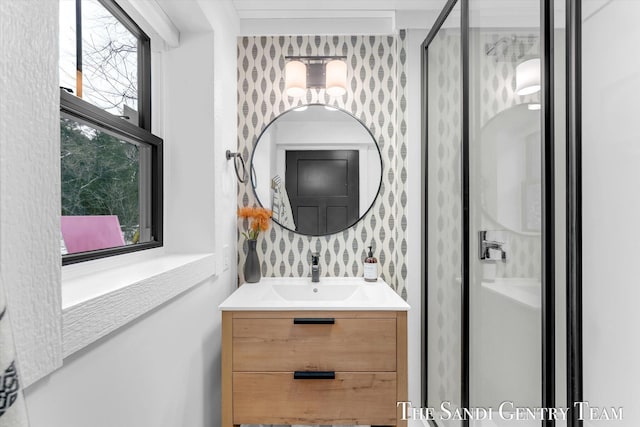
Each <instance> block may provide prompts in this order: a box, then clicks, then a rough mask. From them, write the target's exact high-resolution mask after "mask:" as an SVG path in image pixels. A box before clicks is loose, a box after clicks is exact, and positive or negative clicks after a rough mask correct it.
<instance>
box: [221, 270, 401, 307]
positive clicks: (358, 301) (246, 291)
mask: <svg viewBox="0 0 640 427" xmlns="http://www.w3.org/2000/svg"><path fill="white" fill-rule="evenodd" d="M219 308H220V310H395V311H398V310H400V311H406V310H409V305H408V304H407V303H406V302H405V301H404V300H403V299H402V298H401V297H400V296H399V295H398V294H396V293H395V292H394V290H393V289H391V287H390V286H389V285H387V284H386V283H385V282H384V281H382V280H378V281H377V282H374V283H370V282H365V281H364V279H362V278H359V277H331V278H329V277H325V278H320V282H319V283H312V282H311V279H309V278H305V277H302V278H299V277H266V278H262V280H260V282H258V283H245V284H243V285H242V286H240V287H239V288H238V289H237V290H236V291H235V292H234V293H233V294H231V296H229V298H227V299H226V300H225V301H224V302H223V303H222V304H220V306H219Z"/></svg>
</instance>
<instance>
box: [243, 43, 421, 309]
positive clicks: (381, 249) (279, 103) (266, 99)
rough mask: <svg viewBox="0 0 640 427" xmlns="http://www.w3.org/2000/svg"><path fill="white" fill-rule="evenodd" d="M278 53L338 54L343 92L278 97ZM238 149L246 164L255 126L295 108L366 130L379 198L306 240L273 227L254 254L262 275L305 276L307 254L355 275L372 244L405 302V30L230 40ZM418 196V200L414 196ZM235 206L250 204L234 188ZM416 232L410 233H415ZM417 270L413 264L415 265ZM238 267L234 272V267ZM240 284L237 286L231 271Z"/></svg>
mask: <svg viewBox="0 0 640 427" xmlns="http://www.w3.org/2000/svg"><path fill="white" fill-rule="evenodd" d="M286 55H344V56H346V57H347V60H346V61H347V64H348V68H349V71H348V91H347V94H346V95H345V96H343V97H330V96H329V95H327V94H326V93H325V91H324V90H315V89H314V90H309V91H308V93H307V95H306V97H305V98H304V99H303V100H297V99H293V98H289V97H287V96H286V95H285V94H284V65H285V59H284V57H285V56H286ZM237 63H238V148H239V151H240V152H241V153H242V155H243V157H244V158H245V159H249V158H250V156H251V153H252V151H253V147H254V145H255V143H256V139H257V137H258V135H259V134H260V132H261V131H262V129H263V128H264V127H265V126H266V125H267V124H269V122H271V120H273V119H274V118H275V117H277V116H278V115H279V114H280V113H282V112H284V111H286V110H288V109H290V108H292V107H295V106H297V105H300V104H307V103H325V104H331V105H335V106H337V107H340V108H343V109H345V110H346V111H348V112H350V113H351V114H353V115H354V116H355V117H357V118H358V119H360V120H361V121H362V122H363V123H364V124H365V125H366V126H367V127H368V128H369V129H370V130H371V132H372V133H373V135H374V137H375V139H376V141H377V142H378V145H379V147H380V150H381V153H382V163H383V174H382V186H381V189H380V194H379V195H378V198H377V199H376V201H375V204H374V206H373V207H372V209H371V210H370V211H369V213H368V214H367V215H366V216H365V217H364V218H363V219H362V220H361V221H360V222H358V223H357V224H356V225H355V226H354V227H351V228H350V229H348V230H345V231H343V232H341V233H337V234H333V235H330V236H324V237H309V236H302V235H299V234H295V233H292V232H290V231H288V230H284V229H282V228H281V227H279V226H278V225H274V226H273V227H271V228H270V229H269V231H268V232H267V233H266V234H265V235H263V236H261V237H260V238H259V241H258V250H259V253H260V257H261V262H262V274H263V276H307V275H309V274H310V273H309V271H310V270H309V265H310V253H311V252H313V251H318V252H320V254H321V259H320V268H321V274H322V275H324V276H362V274H363V262H362V260H363V259H364V257H365V250H366V247H367V246H369V245H370V244H371V243H372V242H373V245H374V247H375V251H374V252H375V255H376V257H377V258H378V260H379V263H380V276H381V277H382V278H383V279H384V280H385V281H387V282H388V283H389V284H390V285H391V286H392V287H393V288H394V289H396V291H397V292H398V293H399V294H400V295H402V296H403V297H404V298H406V286H405V283H406V278H407V267H406V263H405V254H406V248H407V241H406V235H405V234H406V230H407V219H406V212H405V211H406V205H407V199H408V197H409V196H408V194H407V191H406V183H407V169H406V161H407V160H406V157H407V146H406V120H405V118H404V115H405V111H406V94H405V84H406V75H405V72H404V66H405V63H406V48H405V32H404V31H401V32H400V34H399V35H394V36H268V37H241V38H239V39H238V62H237ZM416 197H418V195H416ZM238 204H239V205H240V206H253V205H258V202H257V201H256V199H255V196H254V194H253V190H252V189H251V187H250V186H249V185H240V186H239V189H238ZM243 229H244V228H243V223H242V222H241V221H239V222H238V265H239V266H240V267H242V266H243V265H244V260H245V256H246V255H245V254H246V248H245V245H244V244H245V238H244V237H242V235H241V234H240V232H241V231H242V230H243ZM416 233H417V231H416ZM416 268H417V266H416ZM240 270H241V268H240ZM239 276H240V283H242V281H243V276H242V272H241V271H240V272H239Z"/></svg>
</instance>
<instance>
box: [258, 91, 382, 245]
mask: <svg viewBox="0 0 640 427" xmlns="http://www.w3.org/2000/svg"><path fill="white" fill-rule="evenodd" d="M300 107H331V108H332V109H335V110H336V111H340V112H342V113H344V114H347V115H348V116H349V117H351V118H352V119H354V120H355V121H357V122H358V123H359V124H360V126H362V127H363V128H364V129H365V130H366V131H367V133H368V134H369V136H370V137H371V141H372V142H373V144H374V145H375V147H376V149H377V150H378V158H379V159H380V183H379V184H378V190H377V191H376V195H375V197H374V198H373V200H372V201H371V204H370V205H369V207H368V208H367V210H366V211H365V212H364V214H362V215H361V216H360V217H359V218H358V220H357V221H355V222H353V223H352V224H349V225H348V226H347V227H345V228H343V229H342V230H339V231H335V232H333V233H326V234H307V233H301V232H300V231H297V230H292V229H290V228H288V227H285V226H284V225H282V224H280V223H279V222H278V221H276V220H272V221H273V223H274V224H278V225H279V226H280V227H282V228H283V229H285V230H288V231H290V232H292V233H296V234H299V235H302V236H311V237H318V236H331V235H334V234H339V233H343V232H344V231H346V230H348V229H350V228H352V227H354V226H355V225H356V224H358V223H359V222H360V221H362V219H363V218H365V217H366V216H367V215H368V214H369V212H370V211H371V209H372V208H373V205H375V204H376V200H378V196H379V195H380V189H381V188H382V178H383V176H384V175H383V174H384V161H383V160H382V151H381V150H380V145H379V144H378V141H377V140H376V138H375V136H374V135H373V133H372V132H371V130H370V129H369V127H367V125H365V124H364V122H363V121H362V120H360V119H359V118H357V117H356V116H354V115H353V114H351V113H350V112H349V111H347V110H345V109H343V108H340V107H336V106H333V105H328V104H322V103H312V104H302V105H296V106H295V107H292V108H290V109H288V110H285V111H283V112H282V113H280V114H278V115H277V116H276V117H274V118H273V119H272V120H271V121H270V122H269V123H268V124H267V125H266V126H265V127H264V129H262V131H261V132H260V134H259V135H258V137H257V138H256V142H255V143H254V144H253V149H252V150H251V160H250V161H249V169H250V170H251V171H253V170H254V168H253V158H254V156H255V154H256V149H257V148H258V144H259V143H260V139H261V138H262V136H263V135H264V134H265V132H267V131H268V130H269V128H270V127H271V125H272V124H273V123H275V121H276V120H278V119H279V118H281V117H282V116H284V115H285V114H289V113H291V112H292V111H294V110H296V109H298V108H300ZM249 175H250V177H251V190H252V191H253V196H254V198H255V199H256V200H257V201H258V203H259V204H260V206H261V207H265V206H264V205H263V204H262V201H261V200H260V199H259V198H258V194H257V192H256V182H255V175H254V173H250V174H249Z"/></svg>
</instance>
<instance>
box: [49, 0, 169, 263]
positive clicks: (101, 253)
mask: <svg viewBox="0 0 640 427" xmlns="http://www.w3.org/2000/svg"><path fill="white" fill-rule="evenodd" d="M98 1H99V2H100V4H101V5H102V6H103V7H104V8H105V9H107V10H108V11H109V12H110V13H111V14H112V15H113V16H114V17H115V18H116V19H117V20H118V21H119V22H120V23H121V24H122V25H124V26H125V27H126V28H127V30H129V31H130V32H131V33H132V34H133V35H134V36H135V37H136V38H137V39H138V125H137V126H136V125H134V124H133V123H131V122H129V121H128V120H126V119H125V118H123V117H120V116H116V115H114V114H111V113H109V112H107V111H105V110H103V109H102V108H100V107H97V106H95V105H93V104H91V103H89V102H88V101H85V100H83V99H81V98H79V97H77V96H75V95H73V94H71V93H69V91H68V89H67V88H62V87H61V88H60V118H61V119H62V118H63V117H68V118H70V119H72V120H74V119H77V120H79V121H80V122H86V123H88V124H90V125H91V126H95V127H96V128H97V129H103V130H106V131H109V132H111V133H112V134H114V135H115V136H117V137H122V138H124V139H127V140H130V141H133V142H134V143H136V144H139V145H142V146H146V147H148V148H149V149H150V151H151V165H150V166H151V171H150V177H149V178H150V181H151V188H150V191H151V194H150V196H151V205H150V210H151V212H150V214H151V236H152V240H151V241H150V242H144V243H136V244H131V245H125V246H118V247H114V248H107V249H98V250H94V251H86V252H78V253H73V254H65V255H62V265H69V264H75V263H79V262H84V261H90V260H95V259H100V258H106V257H111V256H115V255H122V254H127V253H132V252H137V251H141V250H145V249H152V248H158V247H161V246H163V140H162V139H161V138H159V137H158V136H156V135H153V134H152V133H151V40H150V39H149V36H147V35H146V34H145V33H144V31H142V29H141V28H140V27H139V26H138V25H137V24H136V23H135V22H134V21H133V19H131V18H130V17H129V15H127V14H126V13H125V11H124V10H122V8H120V6H118V5H117V4H116V3H115V2H114V1H113V0H98ZM81 2H82V0H76V14H78V11H81V6H80V5H81ZM80 13H81V12H80ZM78 15H79V14H78ZM76 21H77V22H78V25H80V23H79V21H80V19H79V16H77V18H76ZM78 28H79V30H78V31H77V35H76V37H77V38H78V39H81V37H82V31H81V28H80V27H78ZM78 62H79V64H78V70H77V71H78V73H80V74H81V73H82V64H81V60H80V61H78Z"/></svg>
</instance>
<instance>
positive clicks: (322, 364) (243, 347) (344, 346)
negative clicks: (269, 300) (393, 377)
mask: <svg viewBox="0 0 640 427" xmlns="http://www.w3.org/2000/svg"><path fill="white" fill-rule="evenodd" d="M327 316H329V315H327ZM331 319H333V321H334V323H329V321H330V320H331ZM314 321H317V322H322V321H325V322H327V323H313V322H314ZM298 322H299V323H295V318H293V317H290V318H262V319H260V318H248V319H241V318H235V319H234V320H233V371H236V372H238V371H250V372H259V371H284V372H287V371H299V370H312V371H314V370H315V371H350V372H362V371H364V372H371V371H387V372H393V371H395V370H396V319H395V318H382V319H374V318H335V319H334V318H331V317H323V318H319V317H310V318H298Z"/></svg>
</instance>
